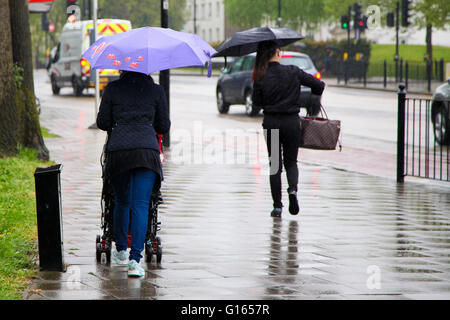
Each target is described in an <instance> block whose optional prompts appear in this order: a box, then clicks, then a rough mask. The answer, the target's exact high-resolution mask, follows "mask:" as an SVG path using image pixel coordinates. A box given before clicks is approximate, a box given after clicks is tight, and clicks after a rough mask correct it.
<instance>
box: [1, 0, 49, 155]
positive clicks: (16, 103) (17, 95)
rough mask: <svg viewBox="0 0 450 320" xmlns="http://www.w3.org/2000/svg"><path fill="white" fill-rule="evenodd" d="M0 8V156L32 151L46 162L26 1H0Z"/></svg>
mask: <svg viewBox="0 0 450 320" xmlns="http://www.w3.org/2000/svg"><path fill="white" fill-rule="evenodd" d="M0 5H1V8H0V11H1V17H0V20H1V22H0V23H1V24H2V28H1V29H0V30H1V31H0V37H1V38H2V41H1V44H0V49H1V50H2V52H3V55H2V57H1V63H0V65H1V67H0V70H1V74H2V79H1V80H0V81H1V82H2V84H1V85H0V97H1V101H2V108H1V109H0V110H1V113H2V114H1V121H0V123H1V125H0V141H1V142H0V145H1V146H0V155H12V154H14V153H16V152H17V151H18V148H19V147H21V146H23V147H28V148H32V149H36V150H37V151H38V156H39V158H41V159H45V160H47V159H48V158H49V153H48V150H47V148H46V147H45V144H44V139H43V138H42V134H41V127H40V124H39V115H38V112H37V108H36V100H35V96H34V83H33V62H32V54H31V34H30V23H29V12H28V1H27V0H9V1H8V0H1V3H0ZM6 10H8V11H9V13H8V14H7V13H6ZM11 77H12V81H11ZM3 103H4V104H3Z"/></svg>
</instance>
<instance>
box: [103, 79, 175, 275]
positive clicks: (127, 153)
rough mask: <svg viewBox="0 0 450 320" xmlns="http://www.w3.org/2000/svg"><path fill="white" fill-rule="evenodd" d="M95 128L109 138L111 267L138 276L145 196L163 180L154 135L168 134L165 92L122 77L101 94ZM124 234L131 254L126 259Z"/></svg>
mask: <svg viewBox="0 0 450 320" xmlns="http://www.w3.org/2000/svg"><path fill="white" fill-rule="evenodd" d="M97 126H98V128H99V129H101V130H104V131H107V132H108V134H109V139H108V143H107V146H106V150H105V151H106V152H107V153H108V156H107V161H106V167H105V174H106V175H107V176H108V178H109V179H110V180H111V183H112V187H113V190H114V196H115V201H114V203H115V206H114V215H113V227H114V230H113V231H114V240H115V243H116V249H115V250H114V251H113V257H114V261H115V262H116V263H117V264H119V265H128V275H129V276H138V277H139V276H143V275H144V270H143V269H142V267H141V266H140V265H139V263H140V260H141V258H142V255H141V252H142V251H143V250H144V242H145V236H146V232H147V224H148V214H149V202H150V196H151V194H152V190H153V188H155V187H159V185H160V183H161V180H162V179H163V173H162V165H161V159H160V150H159V145H158V140H157V137H156V133H158V134H164V133H167V132H168V131H169V129H170V119H169V111H168V107H167V98H166V95H165V92H164V89H163V88H162V87H161V86H160V85H158V84H156V83H155V82H154V81H153V79H152V78H151V76H148V75H145V74H143V73H138V72H131V71H123V72H122V73H121V76H120V79H119V80H117V81H113V82H111V83H110V84H108V86H107V87H106V88H105V91H104V93H103V97H102V101H101V104H100V108H99V113H98V115H97ZM130 214H131V226H129V223H130ZM129 227H131V228H129ZM129 229H130V230H131V245H130V246H131V250H130V253H129V256H128V257H127V251H126V250H127V247H128V231H129Z"/></svg>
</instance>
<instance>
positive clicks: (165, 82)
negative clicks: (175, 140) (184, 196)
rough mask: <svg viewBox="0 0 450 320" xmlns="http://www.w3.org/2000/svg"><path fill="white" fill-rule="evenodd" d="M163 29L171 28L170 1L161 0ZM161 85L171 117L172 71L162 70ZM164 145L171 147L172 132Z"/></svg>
mask: <svg viewBox="0 0 450 320" xmlns="http://www.w3.org/2000/svg"><path fill="white" fill-rule="evenodd" d="M161 27H163V28H168V27H169V0H161ZM159 84H160V85H161V86H162V87H163V89H164V91H165V93H166V97H167V108H168V109H169V115H170V70H161V71H160V72H159ZM163 145H164V146H165V147H170V131H169V132H167V133H166V134H165V135H164V139H163Z"/></svg>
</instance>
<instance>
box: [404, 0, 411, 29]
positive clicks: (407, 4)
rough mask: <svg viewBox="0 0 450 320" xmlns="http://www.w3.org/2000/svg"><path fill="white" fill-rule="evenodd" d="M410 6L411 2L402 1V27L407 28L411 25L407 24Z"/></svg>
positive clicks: (409, 0)
mask: <svg viewBox="0 0 450 320" xmlns="http://www.w3.org/2000/svg"><path fill="white" fill-rule="evenodd" d="M410 4H411V0H402V27H407V26H409V25H410V24H411V23H410V22H409V10H410V9H411V8H410V7H409V6H410Z"/></svg>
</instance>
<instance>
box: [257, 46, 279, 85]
mask: <svg viewBox="0 0 450 320" xmlns="http://www.w3.org/2000/svg"><path fill="white" fill-rule="evenodd" d="M277 49H278V46H277V44H276V42H275V41H263V42H260V43H259V44H258V50H257V51H256V60H255V68H254V69H253V74H252V78H253V81H254V82H259V81H260V80H261V79H262V78H263V77H264V76H265V74H266V71H267V66H268V64H269V60H270V59H271V58H272V57H273V56H274V55H275V53H276V52H277Z"/></svg>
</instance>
